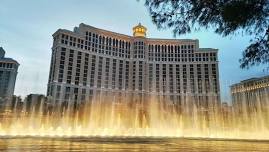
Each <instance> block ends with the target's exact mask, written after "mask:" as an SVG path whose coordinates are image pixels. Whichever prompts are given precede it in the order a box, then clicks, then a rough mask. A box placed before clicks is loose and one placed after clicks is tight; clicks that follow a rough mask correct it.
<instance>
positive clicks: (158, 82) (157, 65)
mask: <svg viewBox="0 0 269 152" xmlns="http://www.w3.org/2000/svg"><path fill="white" fill-rule="evenodd" d="M159 84H160V65H159V64H156V91H157V92H160V85H159Z"/></svg>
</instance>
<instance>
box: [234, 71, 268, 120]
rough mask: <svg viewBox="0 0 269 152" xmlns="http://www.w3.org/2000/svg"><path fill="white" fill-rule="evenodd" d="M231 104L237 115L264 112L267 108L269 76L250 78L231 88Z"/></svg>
mask: <svg viewBox="0 0 269 152" xmlns="http://www.w3.org/2000/svg"><path fill="white" fill-rule="evenodd" d="M231 95H232V103H233V106H234V108H235V111H236V112H237V114H238V115H240V114H241V115H244V114H246V113H251V112H252V113H253V110H255V109H261V111H266V108H267V107H268V106H269V101H268V97H269V76H265V77H261V78H251V79H247V80H244V81H241V82H240V83H237V84H234V85H232V86H231Z"/></svg>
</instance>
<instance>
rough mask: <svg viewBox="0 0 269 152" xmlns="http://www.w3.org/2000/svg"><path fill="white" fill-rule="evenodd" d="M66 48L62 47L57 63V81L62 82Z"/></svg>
mask: <svg viewBox="0 0 269 152" xmlns="http://www.w3.org/2000/svg"><path fill="white" fill-rule="evenodd" d="M65 54H66V48H62V50H61V54H60V55H61V56H60V65H59V75H58V82H63V75H64V65H65Z"/></svg>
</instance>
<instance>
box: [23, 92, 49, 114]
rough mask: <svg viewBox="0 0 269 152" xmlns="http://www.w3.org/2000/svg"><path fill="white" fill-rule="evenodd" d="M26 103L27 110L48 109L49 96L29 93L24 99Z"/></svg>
mask: <svg viewBox="0 0 269 152" xmlns="http://www.w3.org/2000/svg"><path fill="white" fill-rule="evenodd" d="M24 103H25V106H26V111H28V112H29V111H33V110H34V111H35V112H38V110H41V108H42V110H44V109H47V108H46V107H47V106H49V105H48V98H47V97H46V96H45V95H43V94H29V95H27V96H26V98H25V99H24Z"/></svg>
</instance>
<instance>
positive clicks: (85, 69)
mask: <svg viewBox="0 0 269 152" xmlns="http://www.w3.org/2000/svg"><path fill="white" fill-rule="evenodd" d="M88 68H89V54H85V61H84V72H83V82H82V83H83V86H86V85H87V77H88Z"/></svg>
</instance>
